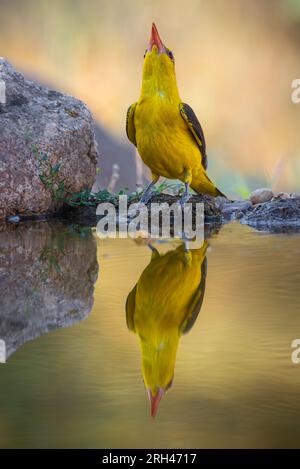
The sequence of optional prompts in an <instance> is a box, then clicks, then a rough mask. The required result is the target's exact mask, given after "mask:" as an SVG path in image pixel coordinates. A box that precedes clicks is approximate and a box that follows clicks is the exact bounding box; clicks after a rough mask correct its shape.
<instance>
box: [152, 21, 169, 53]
mask: <svg viewBox="0 0 300 469" xmlns="http://www.w3.org/2000/svg"><path fill="white" fill-rule="evenodd" d="M153 46H156V47H157V49H158V51H159V52H165V50H166V48H165V46H164V44H163V42H162V40H161V38H160V37H159V34H158V31H157V27H156V26H155V24H154V23H152V30H151V37H150V41H149V44H148V51H149V52H151V51H152V47H153Z"/></svg>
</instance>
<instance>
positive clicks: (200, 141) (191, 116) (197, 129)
mask: <svg viewBox="0 0 300 469" xmlns="http://www.w3.org/2000/svg"><path fill="white" fill-rule="evenodd" d="M179 110H180V114H181V116H182V118H183V119H184V120H185V122H186V123H187V126H188V128H189V130H190V132H191V134H192V135H193V137H194V139H195V140H196V142H197V145H198V147H199V149H200V153H201V162H202V166H203V168H204V169H206V168H207V156H206V143H205V138H204V133H203V130H202V127H201V125H200V122H199V121H198V119H197V116H196V114H195V113H194V111H193V109H192V108H191V107H190V106H189V105H188V104H185V103H180V105H179Z"/></svg>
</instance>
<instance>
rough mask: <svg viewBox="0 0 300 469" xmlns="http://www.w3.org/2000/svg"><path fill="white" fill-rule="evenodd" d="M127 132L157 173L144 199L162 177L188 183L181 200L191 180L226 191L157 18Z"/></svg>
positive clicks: (198, 187) (213, 191)
mask: <svg viewBox="0 0 300 469" xmlns="http://www.w3.org/2000/svg"><path fill="white" fill-rule="evenodd" d="M126 133H127V136H128V138H129V140H130V141H131V142H132V143H133V144H134V145H135V146H136V147H137V149H138V152H139V154H140V156H141V158H142V160H143V161H144V163H145V164H146V165H147V166H148V167H149V168H150V170H151V173H152V182H151V183H150V184H149V186H148V187H147V189H146V191H145V192H144V195H143V197H142V200H141V201H143V202H145V203H146V201H148V200H149V194H150V192H151V189H152V186H153V185H154V184H155V183H156V182H157V180H158V178H159V177H160V176H164V177H166V178H169V179H179V180H181V181H182V182H184V183H185V192H184V194H183V197H182V199H181V202H182V203H184V202H186V201H187V200H188V198H189V194H188V189H189V185H190V186H191V188H192V189H194V190H195V191H196V192H198V193H202V194H210V195H212V196H217V195H221V196H224V194H222V192H220V191H219V189H217V188H216V186H215V185H214V184H213V182H212V181H211V180H210V179H209V177H208V176H207V174H206V168H207V155H206V144H205V138H204V134H203V130H202V127H201V125H200V123H199V121H198V119H197V117H196V115H195V113H194V111H193V110H192V108H191V107H190V106H189V105H188V104H185V103H183V102H182V101H181V99H180V96H179V92H178V87H177V81H176V75H175V65H174V56H173V54H172V52H171V51H170V49H168V48H167V47H166V46H165V45H164V44H163V42H162V40H161V39H160V37H159V34H158V31H157V28H156V26H155V24H154V23H153V24H152V32H151V37H150V42H149V45H148V47H147V49H146V52H145V59H144V66H143V79H142V90H141V95H140V98H139V100H138V101H137V102H136V103H134V104H132V105H131V106H130V107H129V109H128V111H127V119H126ZM224 197H225V196H224Z"/></svg>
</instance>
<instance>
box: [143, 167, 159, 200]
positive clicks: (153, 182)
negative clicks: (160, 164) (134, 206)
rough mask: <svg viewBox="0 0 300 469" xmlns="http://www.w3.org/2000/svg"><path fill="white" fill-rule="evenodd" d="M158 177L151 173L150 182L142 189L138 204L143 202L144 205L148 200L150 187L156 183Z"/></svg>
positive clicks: (150, 193)
mask: <svg viewBox="0 0 300 469" xmlns="http://www.w3.org/2000/svg"><path fill="white" fill-rule="evenodd" d="M158 179H159V176H157V175H156V174H153V173H152V181H151V182H150V184H148V186H147V187H146V189H145V190H144V192H143V195H142V197H141V198H140V202H139V203H140V204H145V205H146V204H147V203H148V202H149V200H151V197H152V188H153V186H154V185H155V184H156V183H157V181H158Z"/></svg>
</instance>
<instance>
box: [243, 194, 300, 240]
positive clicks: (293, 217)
mask: <svg viewBox="0 0 300 469" xmlns="http://www.w3.org/2000/svg"><path fill="white" fill-rule="evenodd" d="M241 221H242V223H245V224H248V225H251V226H253V227H256V228H258V229H264V230H271V231H274V230H276V231H277V232H285V231H293V230H298V228H300V199H292V198H289V199H281V200H280V199H278V200H272V201H269V202H266V203H263V204H261V205H255V207H253V209H252V210H249V211H247V212H246V213H245V215H244V216H243V218H242V220H241Z"/></svg>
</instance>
